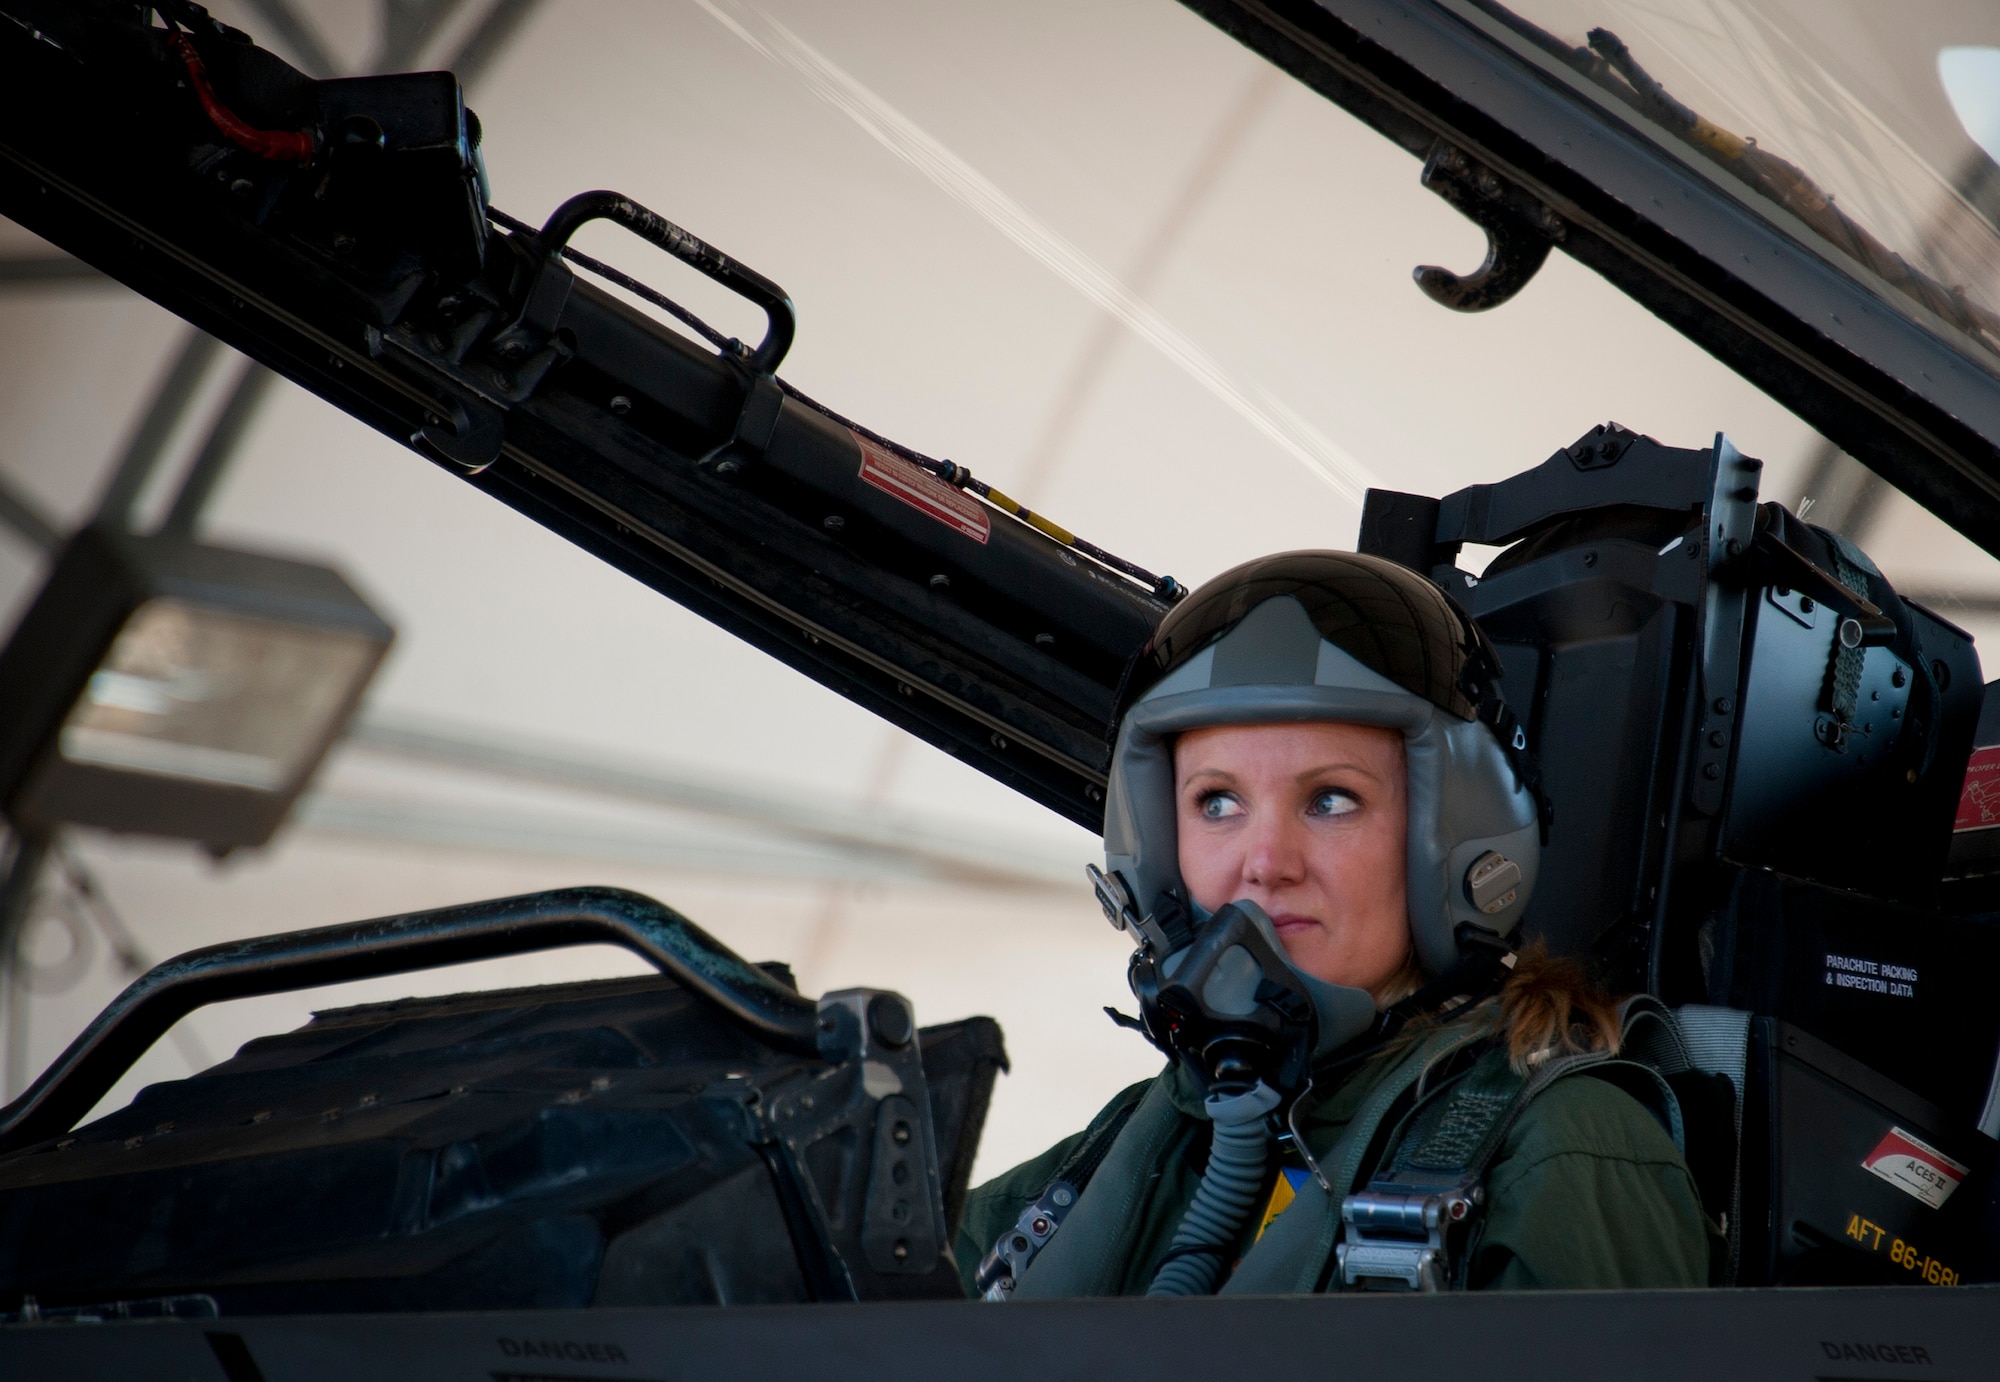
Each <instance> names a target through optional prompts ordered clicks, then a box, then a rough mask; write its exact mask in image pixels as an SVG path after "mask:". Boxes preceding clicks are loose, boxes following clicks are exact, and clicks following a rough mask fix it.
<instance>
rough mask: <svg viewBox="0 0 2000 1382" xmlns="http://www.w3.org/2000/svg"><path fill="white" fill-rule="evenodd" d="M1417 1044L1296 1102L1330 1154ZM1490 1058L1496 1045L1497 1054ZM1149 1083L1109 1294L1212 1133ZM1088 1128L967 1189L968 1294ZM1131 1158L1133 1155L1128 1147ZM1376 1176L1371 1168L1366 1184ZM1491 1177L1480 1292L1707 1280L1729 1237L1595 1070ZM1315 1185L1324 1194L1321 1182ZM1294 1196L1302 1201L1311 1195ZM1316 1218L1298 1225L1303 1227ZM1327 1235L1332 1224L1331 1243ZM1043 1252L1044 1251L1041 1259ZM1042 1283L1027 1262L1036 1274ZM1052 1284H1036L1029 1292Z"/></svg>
mask: <svg viewBox="0 0 2000 1382" xmlns="http://www.w3.org/2000/svg"><path fill="white" fill-rule="evenodd" d="M1420 1057H1421V1052H1420V1051H1416V1050H1410V1049H1405V1050H1401V1051H1396V1052H1391V1053H1388V1054H1385V1055H1383V1056H1379V1057H1377V1058H1375V1059H1374V1060H1373V1061H1370V1062H1368V1063H1367V1064H1364V1065H1362V1066H1361V1067H1360V1068H1359V1069H1357V1070H1356V1071H1355V1072H1354V1074H1353V1075H1351V1076H1350V1077H1349V1078H1348V1079H1347V1080H1346V1081H1345V1082H1343V1083H1342V1084H1341V1085H1340V1086H1339V1087H1338V1088H1336V1089H1335V1090H1334V1091H1332V1092H1331V1093H1330V1094H1328V1095H1326V1096H1324V1097H1321V1098H1318V1099H1317V1100H1316V1101H1315V1102H1314V1104H1313V1105H1312V1106H1311V1107H1309V1108H1307V1109H1302V1110H1301V1111H1300V1116H1299V1127H1300V1132H1301V1133H1302V1134H1303V1136H1304V1138H1305V1141H1306V1144H1307V1145H1308V1146H1309V1147H1311V1148H1312V1149H1313V1151H1314V1154H1315V1156H1316V1157H1317V1158H1318V1159H1319V1160H1320V1162H1321V1164H1322V1166H1329V1167H1330V1166H1332V1165H1334V1164H1335V1163H1336V1162H1339V1161H1348V1162H1351V1163H1352V1164H1353V1165H1355V1166H1356V1167H1357V1168H1358V1169H1360V1168H1359V1167H1358V1163H1359V1161H1360V1153H1359V1151H1358V1150H1357V1151H1354V1152H1352V1154H1351V1156H1346V1155H1343V1154H1344V1153H1347V1152H1348V1151H1349V1149H1348V1148H1346V1147H1345V1145H1344V1143H1343V1138H1344V1135H1345V1134H1346V1132H1347V1130H1348V1127H1349V1125H1350V1123H1352V1122H1353V1120H1354V1119H1355V1117H1356V1115H1357V1114H1358V1113H1360V1112H1362V1110H1363V1109H1364V1108H1365V1107H1366V1106H1367V1105H1368V1104H1369V1103H1370V1097H1369V1096H1370V1095H1371V1094H1374V1093H1375V1092H1376V1091H1377V1090H1378V1088H1380V1089H1383V1090H1384V1092H1385V1093H1384V1097H1386V1091H1387V1089H1388V1087H1389V1086H1390V1085H1391V1084H1392V1083H1393V1082H1394V1081H1393V1079H1392V1077H1396V1076H1398V1074H1399V1072H1400V1075H1401V1078H1402V1080H1403V1081H1404V1082H1407V1081H1408V1080H1409V1079H1413V1078H1414V1077H1415V1073H1416V1071H1415V1068H1411V1069H1408V1070H1404V1069H1403V1067H1405V1066H1406V1065H1410V1064H1412V1063H1413V1062H1414V1061H1415V1060H1417V1059H1419V1058H1420ZM1485 1059H1487V1060H1489V1061H1490V1060H1497V1059H1499V1056H1498V1053H1497V1052H1496V1053H1491V1054H1489V1055H1488V1056H1487V1057H1485ZM1142 1089H1144V1090H1146V1092H1147V1095H1148V1097H1149V1098H1150V1099H1151V1100H1152V1104H1151V1105H1150V1112H1149V1110H1148V1108H1147V1107H1145V1106H1142V1109H1141V1111H1140V1112H1139V1113H1138V1114H1135V1115H1134V1117H1133V1124H1138V1123H1141V1122H1146V1123H1148V1125H1149V1128H1150V1130H1151V1134H1150V1135H1151V1139H1152V1141H1151V1144H1150V1145H1151V1146H1152V1147H1153V1148H1154V1150H1153V1152H1152V1154H1151V1155H1149V1156H1148V1157H1146V1160H1148V1161H1150V1168H1149V1169H1148V1170H1146V1171H1145V1172H1144V1175H1145V1177H1146V1178H1147V1179H1148V1180H1149V1181H1150V1184H1149V1185H1146V1186H1141V1187H1137V1193H1136V1194H1133V1193H1131V1191H1129V1190H1128V1191H1127V1192H1126V1194H1127V1199H1126V1201H1125V1203H1126V1204H1128V1205H1129V1208H1125V1209H1121V1211H1120V1212H1119V1213H1118V1214H1117V1215H1116V1216H1115V1217H1116V1219H1117V1220H1118V1221H1119V1225H1120V1226H1119V1227H1118V1228H1117V1229H1116V1230H1114V1231H1113V1235H1112V1240H1113V1241H1112V1244H1111V1246H1110V1247H1109V1249H1108V1252H1109V1254H1110V1256H1111V1257H1112V1258H1115V1259H1118V1260H1112V1261H1105V1262H1103V1263H1102V1265H1101V1266H1100V1267H1099V1268H1098V1269H1097V1271H1096V1272H1095V1275H1094V1279H1095V1280H1096V1281H1097V1282H1098V1283H1099V1289H1103V1288H1105V1287H1110V1290H1109V1291H1108V1293H1111V1294H1118V1295H1143V1294H1144V1293H1145V1291H1146V1287H1147V1286H1148V1285H1149V1284H1150V1283H1151V1281H1152V1279H1153V1274H1154V1272H1155V1271H1156V1270H1157V1269H1158V1267H1159V1263H1160V1259H1161V1258H1162V1257H1163V1256H1164V1255H1165V1253H1166V1251H1167V1246H1168V1244H1169V1242H1170V1241H1171V1240H1172V1238H1173V1236H1174V1232H1175V1230H1176V1229H1177V1228H1178V1227H1179V1225H1180V1221H1181V1216H1182V1214H1183V1213H1184V1212H1185V1211H1186V1209H1187V1206H1188V1203H1189V1201H1191V1200H1192V1199H1193V1198H1194V1192H1195V1187H1196V1186H1197V1185H1198V1184H1199V1183H1200V1180H1201V1166H1202V1164H1203V1163H1204V1162H1205V1159H1206V1148H1207V1142H1208V1129H1207V1127H1206V1122H1207V1120H1206V1118H1205V1117H1204V1115H1203V1114H1202V1109H1201V1102H1200V1099H1199V1098H1198V1097H1197V1096H1196V1094H1195V1091H1194V1088H1193V1086H1192V1083H1191V1082H1190V1081H1189V1080H1188V1079H1187V1077H1186V1075H1185V1074H1184V1073H1183V1072H1182V1071H1180V1070H1179V1069H1178V1068H1176V1067H1169V1068H1168V1069H1167V1070H1166V1071H1164V1072H1162V1073H1161V1074H1160V1075H1159V1076H1158V1077H1157V1078H1156V1079H1155V1080H1153V1081H1151V1082H1150V1087H1149V1086H1134V1087H1133V1089H1132V1090H1128V1091H1126V1093H1125V1094H1122V1095H1121V1096H1120V1099H1121V1100H1122V1099H1125V1098H1128V1097H1130V1096H1132V1095H1133V1094H1134V1093H1136V1092H1137V1091H1139V1090H1142ZM1162 1097H1164V1099H1165V1100H1166V1101H1167V1102H1169V1103H1171V1105H1172V1108H1171V1110H1169V1109H1166V1108H1163V1107H1161V1104H1160V1101H1161V1098H1162ZM1115 1102H1117V1101H1114V1103H1115ZM1130 1126H1131V1125H1128V1128H1129V1127H1130ZM1084 1136H1085V1134H1083V1133H1078V1134H1077V1135H1076V1136H1074V1137H1071V1138H1067V1139H1065V1140H1064V1141H1062V1142H1059V1143H1057V1144H1056V1145H1055V1146H1054V1147H1052V1148H1050V1149H1049V1150H1048V1151H1047V1152H1044V1153H1043V1154H1042V1155H1041V1156H1039V1157H1036V1158H1035V1159H1034V1160H1032V1161H1029V1162H1026V1163H1024V1164H1023V1165H1020V1166H1017V1167H1015V1168H1014V1169H1013V1170H1011V1171H1008V1172H1007V1173H1005V1174H1004V1175H1001V1176H999V1177H997V1178H996V1179H994V1180H991V1181H988V1182H987V1183H986V1184H984V1185H981V1186H979V1187H977V1188H976V1189H974V1190H973V1191H972V1192H971V1194H970V1195H969V1196H968V1198H967V1201H966V1206H965V1213H964V1217H963V1219H962V1221H961V1225H960V1228H959V1234H958V1239H957V1242H956V1244H955V1246H954V1251H955V1253H956V1255H957V1258H958V1264H959V1270H960V1273H961V1274H962V1275H963V1277H964V1279H965V1282H966V1287H967V1291H968V1293H971V1290H972V1281H973V1276H974V1274H975V1273H976V1271H977V1270H978V1264H979V1261H980V1259H981V1258H982V1257H984V1256H985V1254H986V1253H987V1252H988V1251H989V1250H990V1249H991V1248H992V1247H993V1245H994V1243H995V1242H997V1241H998V1240H999V1237H1000V1234H1001V1233H1002V1232H1003V1231H1005V1230H1007V1229H1009V1228H1011V1227H1013V1225H1014V1224H1015V1222H1016V1221H1017V1220H1018V1219H1019V1218H1020V1215H1021V1212H1022V1210H1024V1209H1025V1208H1026V1207H1027V1206H1028V1205H1029V1204H1031V1203H1032V1202H1033V1201H1034V1200H1035V1198H1036V1197H1037V1196H1039V1195H1040V1194H1041V1193H1042V1191H1043V1190H1044V1189H1046V1188H1047V1186H1048V1184H1049V1181H1050V1180H1051V1179H1052V1178H1053V1177H1054V1174H1055V1171H1056V1168H1057V1167H1058V1166H1060V1165H1061V1164H1062V1162H1063V1160H1064V1158H1065V1157H1067V1156H1068V1155H1069V1153H1070V1151H1071V1150H1072V1149H1073V1148H1075V1147H1076V1146H1077V1145H1078V1144H1079V1143H1080V1142H1081V1141H1082V1139H1083V1137H1084ZM1122 1140H1123V1139H1121V1141H1122ZM1120 1164H1121V1163H1120V1158H1119V1156H1118V1155H1117V1154H1116V1153H1115V1152H1114V1155H1113V1156H1112V1157H1110V1158H1107V1160H1106V1163H1105V1169H1104V1173H1101V1175H1102V1174H1114V1175H1115V1174H1118V1172H1117V1171H1114V1169H1113V1168H1114V1167H1117V1166H1120ZM1123 1169H1124V1170H1125V1171H1127V1172H1129V1171H1131V1170H1132V1169H1134V1168H1133V1167H1132V1166H1131V1165H1130V1164H1129V1157H1128V1158H1127V1159H1126V1163H1125V1164H1124V1166H1123ZM1365 1179H1366V1177H1365V1175H1363V1176H1362V1177H1361V1181H1362V1183H1365ZM1485 1184H1486V1208H1485V1212H1484V1214H1483V1216H1482V1218H1481V1220H1480V1222H1479V1224H1478V1225H1477V1227H1476V1228H1475V1229H1474V1236H1473V1238H1472V1240H1471V1244H1470V1264H1469V1270H1468V1273H1467V1282H1468V1284H1469V1285H1470V1286H1471V1287H1472V1288H1473V1289H1475V1290H1520V1289H1585V1288H1628V1289H1637V1288H1659V1287H1676V1286H1705V1285H1707V1284H1708V1283H1709V1281H1710V1274H1711V1270H1712V1266H1711V1264H1712V1261H1715V1260H1719V1257H1720V1254H1722V1253H1723V1251H1724V1245H1723V1242H1722V1238H1721V1235H1720V1234H1719V1233H1718V1232H1717V1231H1716V1228H1715V1226H1714V1225H1713V1224H1712V1223H1711V1222H1710V1220H1709V1218H1708V1216H1707V1215H1706V1214H1705V1213H1704V1212H1703V1209H1702V1205H1701V1199H1700V1196H1699V1194H1698V1193H1697V1191H1696V1189H1695V1185H1694V1180H1693V1178H1692V1177H1691V1176H1690V1175H1689V1174H1688V1169H1687V1164H1686V1162H1685V1161H1684V1160H1683V1159H1682V1157H1681V1154H1680V1152H1679V1151H1678V1150H1677V1149H1676V1148H1675V1146H1674V1140H1673V1138H1672V1136H1671V1135H1669V1133H1668V1132H1667V1130H1666V1129H1665V1128H1664V1127H1663V1126H1662V1125H1661V1123H1660V1120H1659V1118H1658V1117H1656V1116H1655V1114H1653V1113H1652V1112H1651V1111H1649V1110H1648V1109H1647V1107H1646V1106H1645V1105H1644V1104H1642V1103H1641V1102H1640V1101H1639V1100H1638V1099H1636V1098H1634V1097H1633V1096H1632V1095H1631V1094H1628V1093H1626V1092H1625V1091H1624V1090H1623V1089H1620V1088H1619V1087H1617V1085H1615V1084H1613V1083H1609V1082H1607V1081H1606V1080H1603V1079H1598V1078H1594V1077H1592V1076H1590V1075H1588V1074H1582V1073H1579V1074H1573V1075H1570V1076H1567V1077H1565V1078H1562V1079H1559V1080H1556V1081H1555V1082H1554V1083H1553V1084H1550V1085H1549V1086H1548V1087H1547V1088H1545V1089H1543V1090H1542V1091H1541V1092H1540V1093H1539V1094H1538V1095H1537V1096H1536V1097H1535V1098H1534V1099H1533V1100H1532V1101H1531V1102H1529V1103H1528V1105H1527V1106H1526V1108H1525V1109H1523V1110H1522V1111H1521V1113H1520V1116H1519V1118H1518V1119H1517V1121H1516V1122H1515V1123H1514V1124H1513V1126H1512V1127H1511V1129H1509V1131H1508V1133H1507V1135H1506V1137H1505V1138H1504V1140H1503V1141H1502V1142H1501V1143H1500V1147H1499V1150H1498V1152H1497V1154H1496V1155H1495V1156H1494V1158H1493V1160H1492V1162H1491V1163H1490V1164H1489V1166H1488V1168H1487V1173H1486V1178H1485ZM1311 1188H1312V1190H1313V1191H1314V1192H1315V1195H1316V1196H1317V1187H1311ZM1091 1191H1097V1192H1098V1193H1099V1194H1100V1195H1102V1194H1106V1193H1116V1188H1115V1187H1110V1186H1105V1187H1102V1188H1100V1184H1099V1180H1098V1179H1093V1180H1092V1181H1091V1183H1090V1186H1089V1188H1088V1189H1087V1190H1086V1192H1085V1200H1084V1201H1083V1202H1080V1203H1079V1205H1078V1211H1081V1210H1082V1208H1083V1207H1084V1204H1085V1203H1087V1202H1088V1201H1089V1200H1090V1199H1091V1198H1092V1196H1091ZM1317 1198H1318V1203H1317V1205H1316V1208H1314V1209H1313V1210H1312V1211H1310V1212H1314V1213H1317V1214H1318V1215H1319V1216H1320V1217H1322V1218H1326V1217H1327V1216H1329V1215H1331V1216H1335V1217H1337V1209H1333V1208H1331V1207H1330V1206H1329V1205H1328V1204H1327V1202H1326V1201H1325V1200H1324V1198H1323V1197H1317ZM1295 1204H1296V1205H1298V1206H1305V1204H1306V1196H1304V1195H1301V1197H1300V1199H1299V1201H1297V1202H1295ZM1287 1212H1288V1213H1289V1212H1291V1211H1290V1210H1288V1211H1287ZM1302 1212H1305V1211H1302ZM1099 1217H1100V1220H1101V1219H1102V1218H1103V1217H1104V1216H1102V1215H1100V1216H1099ZM1250 1217H1251V1219H1252V1220H1253V1222H1251V1223H1249V1224H1247V1225H1246V1226H1245V1230H1244V1236H1243V1239H1242V1241H1241V1245H1240V1246H1241V1249H1242V1252H1240V1253H1239V1254H1238V1256H1239V1258H1240V1257H1242V1255H1243V1254H1244V1253H1247V1252H1249V1250H1250V1248H1251V1247H1252V1245H1253V1243H1254V1242H1255V1239H1256V1235H1257V1231H1258V1227H1259V1222H1257V1221H1260V1220H1261V1217H1262V1216H1261V1214H1254V1213H1253V1214H1252V1215H1251V1216H1250ZM1075 1222H1077V1220H1076V1218H1075V1212H1073V1213H1072V1218H1071V1219H1070V1220H1069V1221H1067V1222H1065V1223H1064V1225H1063V1227H1062V1229H1060V1230H1058V1231H1057V1236H1056V1239H1055V1240H1052V1241H1051V1243H1050V1246H1049V1248H1047V1249H1044V1252H1045V1253H1048V1252H1053V1251H1054V1250H1055V1248H1056V1245H1057V1243H1059V1242H1061V1239H1062V1235H1063V1233H1065V1232H1067V1231H1068V1230H1069V1229H1070V1228H1071V1226H1072V1224H1073V1223H1075ZM1283 1223H1284V1216H1283V1215H1281V1216H1280V1217H1279V1218H1278V1219H1277V1220H1275V1221H1273V1223H1272V1226H1271V1230H1270V1233H1271V1235H1272V1238H1273V1244H1274V1245H1275V1244H1276V1242H1277V1240H1278V1239H1279V1237H1280V1234H1279V1226H1280V1225H1281V1224H1283ZM1330 1223H1331V1220H1330V1219H1329V1220H1328V1226H1326V1227H1324V1228H1322V1229H1320V1230H1319V1232H1320V1233H1321V1234H1322V1235H1330V1233H1331V1227H1330ZM1305 1227H1307V1226H1306V1225H1304V1224H1294V1225H1286V1228H1287V1229H1290V1230H1293V1233H1292V1235H1291V1236H1292V1237H1293V1238H1294V1239H1296V1238H1297V1237H1298V1231H1299V1230H1301V1229H1303V1228H1305ZM1094 1231H1095V1230H1094ZM1325 1241H1326V1239H1325V1238H1324V1237H1323V1240H1322V1244H1323V1245H1324V1243H1325ZM1271 1256H1273V1253H1272V1252H1271V1251H1270V1250H1269V1249H1267V1251H1266V1253H1265V1254H1263V1257H1264V1258H1266V1259H1268V1258H1270V1257H1271ZM1306 1256H1307V1257H1310V1256H1311V1254H1310V1252H1308V1253H1307V1254H1306ZM1302 1260H1303V1259H1302ZM1327 1260H1330V1259H1327ZM1249 1262H1250V1263H1253V1264H1255V1263H1258V1262H1259V1259H1258V1258H1250V1259H1249ZM1035 1265H1036V1266H1039V1265H1041V1262H1040V1259H1038V1260H1037V1263H1036V1264H1035ZM1242 1278H1243V1279H1242V1280H1239V1281H1238V1282H1237V1287H1238V1289H1246V1288H1247V1289H1252V1290H1257V1291H1259V1292H1264V1291H1273V1290H1276V1291H1284V1290H1288V1289H1294V1288H1292V1287H1288V1286H1276V1287H1274V1286H1272V1285H1271V1284H1270V1282H1271V1281H1273V1280H1275V1279H1277V1278H1273V1277H1272V1276H1271V1274H1270V1273H1269V1272H1268V1271H1264V1272H1259V1271H1256V1270H1252V1269H1250V1268H1249V1267H1248V1266H1246V1268H1245V1270H1244V1271H1243V1273H1242ZM1064 1279H1065V1280H1071V1279H1074V1278H1070V1277H1065V1278H1064ZM1034 1281H1035V1271H1034V1267H1033V1266H1031V1267H1030V1269H1029V1271H1028V1273H1027V1275H1026V1277H1025V1283H1033V1282H1034ZM1255 1283H1262V1284H1255ZM1221 1289H1222V1290H1223V1291H1224V1292H1228V1291H1229V1290H1230V1283H1229V1282H1228V1281H1225V1282H1224V1284H1223V1286H1222V1287H1221ZM1298 1289H1310V1286H1306V1287H1303V1288H1298ZM1046 1293H1047V1292H1046V1291H1045V1290H1044V1291H1035V1290H1033V1289H1031V1288H1028V1287H1026V1286H1024V1290H1023V1293H1022V1294H1023V1295H1024V1296H1027V1295H1040V1294H1046ZM1085 1293H1088V1292H1087V1291H1086V1292H1085Z"/></svg>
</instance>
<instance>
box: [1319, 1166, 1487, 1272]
mask: <svg viewBox="0 0 2000 1382" xmlns="http://www.w3.org/2000/svg"><path fill="white" fill-rule="evenodd" d="M1485 1198H1486V1192H1485V1190H1484V1189H1483V1188H1482V1187H1481V1186H1480V1184H1479V1182H1478V1180H1477V1179H1476V1178H1474V1177H1467V1178H1465V1179H1463V1180H1460V1181H1458V1182H1456V1183H1454V1184H1452V1185H1449V1186H1446V1187H1444V1188H1442V1189H1436V1190H1425V1189H1421V1188H1417V1187H1412V1188H1410V1189H1400V1188H1396V1187H1394V1186H1393V1185H1382V1184H1380V1183H1378V1184H1376V1185H1371V1186H1369V1187H1368V1188H1367V1189H1366V1190H1361V1191H1357V1192H1356V1193H1355V1194H1352V1195H1349V1196H1348V1197H1347V1198H1346V1199H1344V1200H1342V1201H1341V1202H1340V1222H1341V1242H1340V1244H1339V1245H1338V1246H1337V1247H1336V1248H1335V1249H1334V1258H1335V1261H1336V1262H1337V1263H1338V1264H1339V1267H1340V1284H1341V1285H1342V1286H1344V1287H1347V1288H1349V1289H1352V1288H1354V1287H1357V1286H1358V1287H1360V1288H1361V1289H1362V1290H1367V1291H1397V1290H1402V1291H1442V1290H1444V1289H1445V1288H1446V1287H1447V1286H1448V1285H1450V1284H1451V1277H1452V1272H1451V1245H1450V1242H1449V1239H1450V1236H1451V1234H1452V1231H1453V1230H1454V1229H1456V1228H1458V1227H1460V1226H1461V1225H1463V1224H1464V1223H1465V1221H1466V1220H1468V1219H1470V1218H1471V1217H1472V1212H1473V1211H1474V1210H1475V1209H1477V1208H1478V1207H1479V1205H1480V1203H1481V1202H1482V1201H1484V1200H1485Z"/></svg>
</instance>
